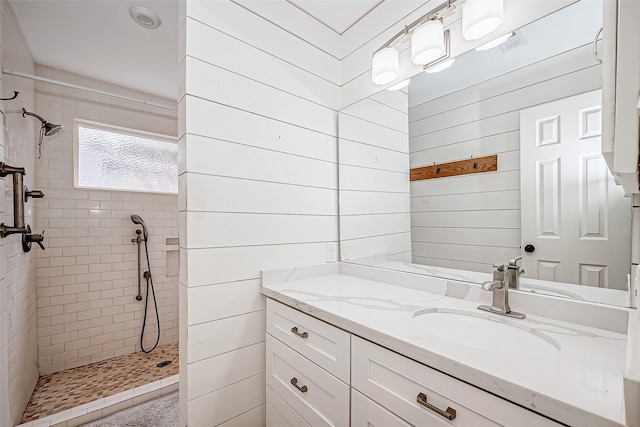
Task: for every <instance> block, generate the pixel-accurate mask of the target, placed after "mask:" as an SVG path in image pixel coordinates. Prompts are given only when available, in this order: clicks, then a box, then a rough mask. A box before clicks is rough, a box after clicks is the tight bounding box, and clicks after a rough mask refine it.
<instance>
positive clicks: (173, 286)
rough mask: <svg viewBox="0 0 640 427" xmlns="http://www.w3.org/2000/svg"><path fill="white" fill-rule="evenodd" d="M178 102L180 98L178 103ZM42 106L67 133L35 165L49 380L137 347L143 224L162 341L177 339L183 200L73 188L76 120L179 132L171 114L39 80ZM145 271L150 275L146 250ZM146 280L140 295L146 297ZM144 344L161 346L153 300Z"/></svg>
mask: <svg viewBox="0 0 640 427" xmlns="http://www.w3.org/2000/svg"><path fill="white" fill-rule="evenodd" d="M37 72H38V74H39V75H42V76H45V77H48V78H52V79H55V80H62V81H65V82H71V83H74V84H80V85H83V86H89V87H93V88H98V89H101V90H105V91H109V92H116V93H120V94H124V95H126V96H131V97H136V98H145V99H149V100H151V101H154V102H159V103H164V104H168V105H169V104H171V101H169V100H164V99H157V98H154V97H151V96H150V95H148V94H142V93H139V92H135V91H132V90H129V89H125V88H122V87H116V86H113V85H110V84H107V83H104V82H100V81H96V80H91V79H88V78H86V77H81V76H77V75H73V74H70V73H66V72H63V71H60V70H54V69H51V68H48V67H43V66H38V68H37ZM174 103H175V102H174ZM36 108H37V109H38V113H39V114H40V115H42V116H43V117H45V118H46V119H47V120H49V121H51V122H54V123H61V124H63V125H64V131H63V132H62V133H61V134H58V135H56V136H53V137H49V138H45V142H44V144H43V147H42V158H41V159H36V185H35V188H37V189H39V190H42V191H44V193H45V195H46V197H45V198H44V199H40V200H36V201H35V204H36V206H37V219H36V230H37V231H38V232H40V231H42V230H45V236H46V239H45V245H46V250H45V251H41V250H40V249H39V248H35V249H34V250H35V251H37V253H38V260H37V335H38V365H39V368H40V374H41V375H44V374H49V373H52V372H57V371H60V370H63V369H69V368H73V367H77V366H81V365H85V364H87V363H93V362H97V361H101V360H104V359H108V358H111V357H115V356H119V355H122V354H127V353H131V352H135V351H139V350H140V332H141V328H142V321H143V316H144V300H143V301H141V302H138V301H136V300H135V296H136V294H137V276H138V270H137V246H136V245H134V244H133V243H132V242H131V239H132V238H135V236H136V234H135V230H136V228H138V227H137V226H136V225H135V224H133V223H132V222H131V219H130V217H131V214H134V213H135V214H138V215H140V216H141V217H142V218H143V219H144V221H145V222H146V224H147V226H148V228H149V244H148V245H149V258H150V262H151V272H152V275H153V281H154V284H155V291H156V297H157V301H158V306H159V310H160V326H161V341H160V342H161V343H162V344H164V343H175V342H177V340H178V277H177V275H167V271H166V268H167V265H166V259H167V256H168V255H169V254H171V253H173V252H172V251H177V250H178V245H177V243H176V242H171V241H170V242H169V244H167V239H170V238H174V239H175V238H177V237H178V222H177V211H178V198H177V195H175V194H152V193H139V192H124V191H110V190H90V189H79V188H74V160H73V159H74V131H73V120H74V119H76V118H77V119H85V120H92V121H97V122H101V123H105V124H109V125H115V126H120V127H125V128H132V129H137V130H142V131H147V132H154V133H159V134H165V135H170V136H175V135H176V133H177V114H176V113H175V112H174V111H170V110H163V109H159V108H154V107H148V106H144V105H139V104H132V103H130V102H126V101H118V100H115V99H113V98H108V97H97V96H95V95H91V96H89V95H87V94H86V93H82V92H79V91H77V90H71V89H66V88H61V87H58V86H53V85H48V84H41V83H38V84H37V86H36ZM142 248H143V249H142V271H143V272H144V271H145V270H146V261H145V258H144V246H143V247H142ZM145 285H146V284H145V280H144V279H142V292H143V297H145V295H146V293H145ZM149 304H150V305H149V311H148V313H147V329H146V332H145V342H144V343H145V347H146V348H149V347H151V346H152V345H153V343H154V342H155V337H156V335H155V333H156V319H155V312H154V310H153V305H152V300H151V298H150V303H149Z"/></svg>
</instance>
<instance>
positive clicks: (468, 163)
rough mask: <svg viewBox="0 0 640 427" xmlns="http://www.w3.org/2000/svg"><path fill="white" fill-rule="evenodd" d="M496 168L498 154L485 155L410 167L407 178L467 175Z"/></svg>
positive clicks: (418, 179) (417, 179) (413, 179)
mask: <svg viewBox="0 0 640 427" xmlns="http://www.w3.org/2000/svg"><path fill="white" fill-rule="evenodd" d="M497 170H498V156H497V155H493V156H486V157H478V158H474V157H473V156H471V158H470V159H467V160H460V161H457V162H448V163H440V164H436V163H435V162H434V163H433V166H423V167H420V168H413V169H411V173H410V175H409V177H410V178H409V179H410V180H411V181H420V180H423V179H432V178H444V177H446V176H458V175H467V174H470V173H481V172H492V171H497Z"/></svg>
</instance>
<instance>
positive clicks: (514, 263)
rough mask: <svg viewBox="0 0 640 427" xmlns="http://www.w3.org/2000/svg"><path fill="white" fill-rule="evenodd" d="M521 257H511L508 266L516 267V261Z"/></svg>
mask: <svg viewBox="0 0 640 427" xmlns="http://www.w3.org/2000/svg"><path fill="white" fill-rule="evenodd" d="M521 259H522V256H519V257H515V258H513V259H510V260H509V268H516V267H518V261H520V260H521Z"/></svg>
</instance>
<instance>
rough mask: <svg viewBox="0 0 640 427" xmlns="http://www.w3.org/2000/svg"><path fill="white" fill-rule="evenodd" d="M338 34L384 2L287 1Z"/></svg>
mask: <svg viewBox="0 0 640 427" xmlns="http://www.w3.org/2000/svg"><path fill="white" fill-rule="evenodd" d="M287 1H288V2H289V3H291V4H293V5H294V6H297V7H298V8H300V9H302V10H303V11H304V12H306V13H307V14H308V15H311V16H312V17H314V18H315V19H317V20H318V21H320V22H322V23H323V24H324V25H326V26H327V27H329V28H331V29H332V30H333V31H335V32H336V33H338V34H342V33H344V32H345V31H347V30H348V29H349V28H350V27H351V26H352V25H353V24H355V23H356V22H358V21H359V20H360V19H362V17H363V16H365V15H366V14H368V13H369V12H371V11H372V10H373V9H375V8H376V7H377V6H378V5H379V4H380V3H382V2H383V1H384V0H350V1H345V0H287Z"/></svg>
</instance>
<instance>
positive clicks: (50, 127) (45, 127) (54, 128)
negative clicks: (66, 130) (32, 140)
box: [22, 108, 62, 158]
mask: <svg viewBox="0 0 640 427" xmlns="http://www.w3.org/2000/svg"><path fill="white" fill-rule="evenodd" d="M26 116H32V117H35V118H36V119H38V120H40V123H42V126H40V138H39V139H38V152H39V155H38V158H40V157H42V137H44V136H51V135H55V134H57V133H59V132H60V131H61V130H62V125H54V124H53V123H49V122H47V121H46V120H45V119H43V118H42V117H40V116H39V115H37V114H36V113H30V112H29V111H27V110H25V109H24V108H23V109H22V117H26Z"/></svg>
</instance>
